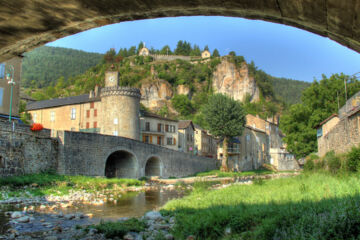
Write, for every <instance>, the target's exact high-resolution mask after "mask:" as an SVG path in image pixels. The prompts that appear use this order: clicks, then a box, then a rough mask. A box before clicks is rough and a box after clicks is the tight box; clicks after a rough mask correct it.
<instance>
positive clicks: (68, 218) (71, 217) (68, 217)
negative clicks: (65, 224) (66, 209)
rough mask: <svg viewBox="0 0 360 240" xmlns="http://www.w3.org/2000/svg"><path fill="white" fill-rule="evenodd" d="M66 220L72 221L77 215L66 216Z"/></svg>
mask: <svg viewBox="0 0 360 240" xmlns="http://www.w3.org/2000/svg"><path fill="white" fill-rule="evenodd" d="M64 218H65V219H67V220H71V219H73V218H75V214H66V215H64Z"/></svg>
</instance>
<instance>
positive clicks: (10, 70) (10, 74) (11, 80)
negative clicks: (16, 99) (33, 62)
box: [5, 65, 15, 122]
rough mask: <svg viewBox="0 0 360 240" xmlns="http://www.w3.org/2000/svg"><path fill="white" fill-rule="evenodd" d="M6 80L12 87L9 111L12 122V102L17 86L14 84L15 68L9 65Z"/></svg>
mask: <svg viewBox="0 0 360 240" xmlns="http://www.w3.org/2000/svg"><path fill="white" fill-rule="evenodd" d="M6 67H7V69H6V71H5V72H6V80H7V81H8V84H9V85H10V109H9V122H11V114H12V100H13V88H14V85H15V82H14V66H13V65H7V66H6Z"/></svg>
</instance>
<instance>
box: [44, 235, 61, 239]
mask: <svg viewBox="0 0 360 240" xmlns="http://www.w3.org/2000/svg"><path fill="white" fill-rule="evenodd" d="M57 239H58V238H57V237H56V236H47V237H45V238H44V240H57Z"/></svg>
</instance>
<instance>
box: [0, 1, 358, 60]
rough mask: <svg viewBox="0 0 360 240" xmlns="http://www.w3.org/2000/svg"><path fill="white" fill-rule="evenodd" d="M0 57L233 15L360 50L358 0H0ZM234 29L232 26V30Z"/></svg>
mask: <svg viewBox="0 0 360 240" xmlns="http://www.w3.org/2000/svg"><path fill="white" fill-rule="evenodd" d="M0 2H1V4H0V61H3V60H7V59H9V58H11V57H13V56H15V55H19V54H22V53H24V52H27V51H30V50H31V49H33V48H35V47H39V46H41V45H44V44H45V43H47V42H50V41H54V40H56V39H59V38H62V37H65V36H68V35H72V34H75V33H78V32H82V31H85V30H88V29H91V28H95V27H100V26H104V25H107V24H112V23H118V22H123V21H131V20H137V19H149V18H158V17H175V16H196V15H205V16H233V17H243V18H248V19H259V20H265V21H270V22H275V23H281V24H286V25H290V26H294V27H298V28H301V29H304V30H307V31H310V32H313V33H316V34H319V35H321V36H325V37H329V38H330V39H333V40H335V41H337V42H339V43H340V44H342V45H344V46H347V47H349V48H352V49H354V50H355V51H357V52H360V16H359V15H360V0H256V1H254V0H227V1H223V0H181V1H180V0H174V1H168V0H153V1H148V0H137V1H133V0H121V1H119V0H62V1H58V0H16V1H6V0H0ZM234 31H235V30H234Z"/></svg>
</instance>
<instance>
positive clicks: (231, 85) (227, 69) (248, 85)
mask: <svg viewBox="0 0 360 240" xmlns="http://www.w3.org/2000/svg"><path fill="white" fill-rule="evenodd" d="M212 86H213V89H214V92H215V93H222V94H226V95H228V96H230V97H232V98H234V99H235V100H239V101H243V100H244V99H245V98H246V96H247V95H249V96H250V97H251V101H252V102H256V101H258V100H259V88H258V87H257V85H256V82H255V79H254V77H252V76H249V69H248V66H247V64H246V63H243V64H242V66H241V68H240V69H237V68H236V65H235V64H234V63H231V62H229V61H228V60H227V59H222V61H221V63H220V64H219V65H218V66H217V68H216V70H215V72H214V73H213V80H212Z"/></svg>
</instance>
